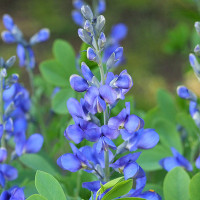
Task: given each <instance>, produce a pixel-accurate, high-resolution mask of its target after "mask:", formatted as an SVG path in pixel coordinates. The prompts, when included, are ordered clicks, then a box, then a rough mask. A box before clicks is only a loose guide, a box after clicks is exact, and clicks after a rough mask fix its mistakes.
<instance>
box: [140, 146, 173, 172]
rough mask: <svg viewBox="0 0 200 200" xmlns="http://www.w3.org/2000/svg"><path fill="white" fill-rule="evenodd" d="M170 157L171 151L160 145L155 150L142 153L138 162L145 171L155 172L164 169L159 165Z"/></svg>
mask: <svg viewBox="0 0 200 200" xmlns="http://www.w3.org/2000/svg"><path fill="white" fill-rule="evenodd" d="M168 156H171V151H170V150H169V149H167V148H165V147H163V146H162V145H160V144H158V145H156V146H155V147H154V148H153V149H149V150H148V151H146V150H144V151H142V154H141V155H140V157H139V158H138V160H137V162H138V164H139V165H140V166H141V167H142V169H144V170H145V171H154V170H159V169H162V167H161V166H160V165H159V161H160V160H161V159H162V158H165V157H168Z"/></svg>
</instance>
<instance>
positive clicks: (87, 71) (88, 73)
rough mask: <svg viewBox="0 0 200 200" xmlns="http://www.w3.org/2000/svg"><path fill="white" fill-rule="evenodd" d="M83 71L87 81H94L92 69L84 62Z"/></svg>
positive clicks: (82, 64)
mask: <svg viewBox="0 0 200 200" xmlns="http://www.w3.org/2000/svg"><path fill="white" fill-rule="evenodd" d="M81 71H82V74H83V77H84V78H85V79H86V80H88V81H92V78H93V76H94V74H93V73H92V72H91V70H90V68H89V67H88V66H87V65H86V64H85V63H84V62H82V63H81Z"/></svg>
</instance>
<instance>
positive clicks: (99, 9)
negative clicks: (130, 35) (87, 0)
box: [97, 0, 106, 14]
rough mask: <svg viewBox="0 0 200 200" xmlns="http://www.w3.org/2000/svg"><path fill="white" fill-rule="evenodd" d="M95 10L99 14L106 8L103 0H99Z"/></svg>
mask: <svg viewBox="0 0 200 200" xmlns="http://www.w3.org/2000/svg"><path fill="white" fill-rule="evenodd" d="M97 10H98V13H99V14H102V13H103V12H104V11H105V10H106V2H105V0H99V2H98V7H97Z"/></svg>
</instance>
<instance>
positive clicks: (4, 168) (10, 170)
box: [0, 164, 18, 181]
mask: <svg viewBox="0 0 200 200" xmlns="http://www.w3.org/2000/svg"><path fill="white" fill-rule="evenodd" d="M0 171H1V172H2V173H3V174H4V177H5V178H6V179H7V180H9V181H12V180H15V179H16V178H17V176H18V172H17V169H15V168H14V167H12V166H10V165H7V164H0Z"/></svg>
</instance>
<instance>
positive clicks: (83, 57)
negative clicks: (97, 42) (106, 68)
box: [79, 42, 98, 69]
mask: <svg viewBox="0 0 200 200" xmlns="http://www.w3.org/2000/svg"><path fill="white" fill-rule="evenodd" d="M88 47H90V45H88V44H86V43H84V42H83V43H82V45H81V49H80V60H79V61H80V62H79V64H80V65H81V63H82V62H85V63H86V65H87V66H88V67H89V68H90V69H94V68H96V67H98V65H97V63H96V62H93V61H90V60H88V58H87V48H88Z"/></svg>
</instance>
